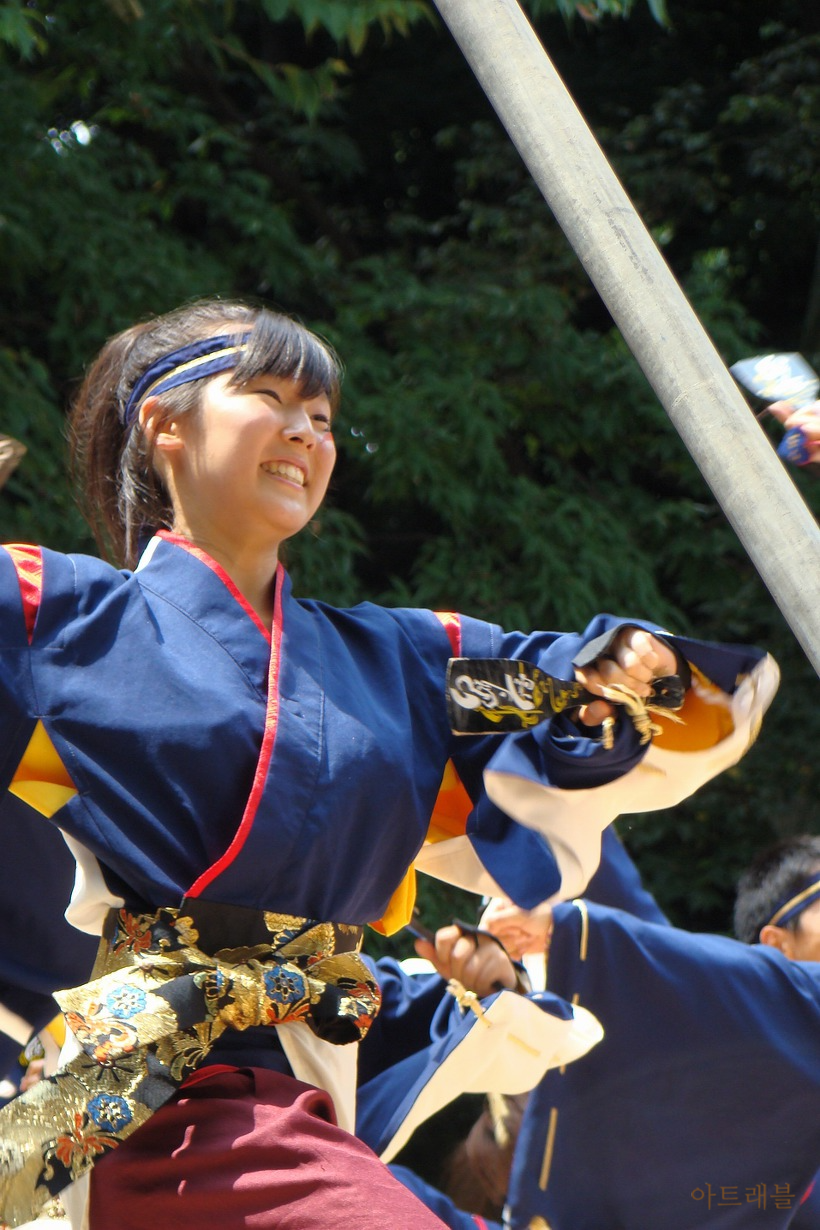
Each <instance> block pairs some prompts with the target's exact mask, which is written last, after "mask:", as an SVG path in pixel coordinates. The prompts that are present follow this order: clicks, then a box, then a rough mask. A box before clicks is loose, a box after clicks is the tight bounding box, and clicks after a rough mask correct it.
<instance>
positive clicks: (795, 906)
mask: <svg viewBox="0 0 820 1230" xmlns="http://www.w3.org/2000/svg"><path fill="white" fill-rule="evenodd" d="M734 923H735V935H736V936H737V938H738V939H739V940H742V941H743V942H744V943H746V944H757V943H760V944H768V945H770V946H771V947H773V948H778V949H780V951H781V952H782V953H783V954H784V956H787V957H788V958H789V959H790V960H792V961H820V836H813V835H809V834H801V835H800V836H797V837H787V838H784V839H783V840H782V841H779V842H777V843H776V844H775V845H773V846H770V847H769V848H768V849H766V850H764V851H762V853H760V854H759V855H758V856H757V858H756V859H755V860H754V862H753V863H752V865H751V866H750V867H749V868H748V870H747V871H745V872H744V873H743V875H742V876H741V877H740V880H739V882H738V887H737V898H736V900H735V917H734Z"/></svg>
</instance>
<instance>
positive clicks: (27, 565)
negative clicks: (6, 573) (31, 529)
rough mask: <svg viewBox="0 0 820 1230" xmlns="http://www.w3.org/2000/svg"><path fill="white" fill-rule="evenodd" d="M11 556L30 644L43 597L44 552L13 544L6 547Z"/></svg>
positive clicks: (35, 548)
mask: <svg viewBox="0 0 820 1230" xmlns="http://www.w3.org/2000/svg"><path fill="white" fill-rule="evenodd" d="M6 550H7V551H8V553H9V555H10V556H11V562H12V563H13V564H14V570H15V572H16V573H17V582H18V584H19V586H20V597H21V598H22V599H23V618H24V619H25V621H26V633H27V634H28V643H29V645H30V644H31V641H32V637H33V636H34V625H35V623H36V622H37V612H38V611H39V610H40V602H41V600H42V597H43V551H42V548H41V547H32V546H29V545H28V544H27V543H11V544H10V545H7V546H6Z"/></svg>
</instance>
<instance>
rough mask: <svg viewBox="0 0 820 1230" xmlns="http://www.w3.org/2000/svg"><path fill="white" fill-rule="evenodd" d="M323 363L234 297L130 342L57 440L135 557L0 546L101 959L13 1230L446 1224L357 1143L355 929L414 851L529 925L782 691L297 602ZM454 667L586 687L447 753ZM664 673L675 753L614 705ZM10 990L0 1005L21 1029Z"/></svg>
mask: <svg viewBox="0 0 820 1230" xmlns="http://www.w3.org/2000/svg"><path fill="white" fill-rule="evenodd" d="M340 372H341V369H340V364H339V361H338V359H337V358H336V356H335V355H334V353H333V351H332V349H331V348H330V347H329V346H328V345H327V344H326V343H325V342H323V341H322V340H321V339H320V338H318V337H316V336H315V335H314V334H312V333H311V332H310V331H308V330H307V329H305V328H304V327H303V326H302V325H300V324H298V323H297V322H295V321H293V320H290V319H288V318H287V317H284V316H281V315H278V314H276V313H272V312H267V311H265V310H262V309H254V308H250V307H247V306H245V305H243V304H237V303H225V302H222V301H219V300H214V301H206V302H202V303H197V304H194V305H191V306H188V307H185V308H181V309H179V310H178V311H176V312H172V313H170V314H169V315H167V316H162V317H158V318H157V319H155V320H152V321H148V322H146V323H143V324H140V325H137V326H135V327H134V328H132V329H128V330H126V331H125V332H124V333H121V334H118V335H117V336H116V337H114V338H112V339H111V340H110V341H109V342H108V343H107V345H106V346H105V347H104V349H103V351H102V352H101V354H100V355H99V357H98V359H97V360H96V361H95V363H94V364H93V365H92V366H91V368H90V370H89V372H88V376H87V378H86V380H85V382H84V383H83V385H82V388H81V390H80V393H79V396H78V399H77V402H76V405H75V407H74V411H73V416H72V429H73V443H74V452H75V467H76V472H77V474H78V476H79V479H80V482H81V486H82V489H83V492H84V495H85V500H86V506H87V509H88V512H89V517H90V520H91V521H92V523H93V524H94V525H95V526H96V529H97V532H98V534H99V536H100V541H101V542H102V543H103V545H104V546H106V547H107V548H108V549H109V550H111V551H112V552H113V554H114V555H115V556H116V558H117V559H118V561H119V562H120V563H121V564H123V565H124V567H123V568H122V569H118V568H116V567H113V566H111V565H109V564H106V563H103V562H102V561H100V560H98V559H93V558H90V557H87V556H67V555H62V554H60V553H58V552H54V551H49V550H46V549H44V548H40V547H36V546H30V545H22V546H21V545H19V544H18V545H14V546H9V547H7V548H4V549H0V636H1V637H2V641H1V642H0V643H2V651H0V726H2V729H0V747H3V748H4V749H6V756H5V760H4V762H3V773H4V777H3V780H2V782H0V787H2V789H3V790H5V789H9V790H10V791H12V792H13V793H15V794H17V795H18V796H19V798H21V799H23V800H24V801H25V803H26V805H27V806H28V807H29V808H30V809H31V811H32V815H33V816H35V817H37V818H38V823H39V817H45V818H46V819H47V820H49V821H51V822H52V824H53V825H54V826H55V832H56V831H57V830H59V831H60V832H61V833H62V834H63V836H64V837H65V840H66V842H67V843H68V844H69V847H70V849H71V851H72V853H73V854H74V856H75V858H76V860H77V865H78V875H77V884H76V888H75V891H74V894H73V895H72V900H71V904H70V908H69V911H68V915H67V916H68V917H69V919H70V921H72V922H74V923H75V925H77V926H80V927H81V928H82V929H84V930H86V931H88V932H90V933H92V934H96V935H102V936H103V937H104V939H105V942H104V943H103V944H102V945H101V947H100V951H99V955H98V958H97V962H96V965H95V968H94V970H93V972H92V977H91V981H89V982H83V979H84V978H85V977H87V975H88V971H87V970H85V969H83V970H80V971H78V973H77V981H78V982H82V983H83V985H80V986H77V987H75V988H73V989H72V990H70V991H63V992H60V993H59V996H58V1002H59V1004H60V1007H61V1008H62V1009H63V1011H64V1013H65V1015H66V1020H67V1022H68V1026H69V1048H68V1050H67V1051H66V1052H65V1053H64V1056H63V1062H62V1066H61V1068H60V1069H59V1070H58V1071H57V1072H56V1073H53V1074H50V1075H49V1076H48V1077H47V1078H46V1079H45V1080H43V1081H41V1082H40V1083H39V1084H38V1085H37V1086H36V1088H35V1089H33V1090H31V1091H29V1092H27V1093H25V1094H22V1095H21V1096H20V1097H19V1098H17V1099H16V1100H15V1101H14V1102H12V1103H10V1104H9V1105H8V1106H7V1107H5V1108H4V1109H3V1110H2V1111H0V1137H1V1138H2V1141H3V1149H2V1155H1V1157H0V1160H1V1161H2V1170H0V1221H4V1222H6V1223H7V1224H9V1225H13V1226H16V1225H20V1224H22V1223H24V1222H25V1221H27V1220H30V1217H31V1214H32V1212H33V1210H35V1209H36V1208H37V1207H38V1206H39V1205H41V1204H42V1203H43V1201H45V1200H46V1199H47V1198H48V1196H49V1195H53V1194H54V1193H57V1192H61V1191H63V1190H64V1189H67V1188H69V1186H70V1190H71V1192H72V1196H71V1197H70V1198H69V1196H68V1194H67V1195H66V1200H67V1201H68V1202H69V1203H75V1204H76V1205H77V1207H78V1209H79V1211H78V1212H77V1213H76V1219H75V1220H76V1224H77V1225H78V1226H79V1225H83V1226H85V1227H87V1228H89V1230H101V1228H104V1230H108V1227H110V1226H113V1225H117V1226H118V1227H119V1228H120V1230H137V1228H139V1230H144V1227H145V1226H146V1225H150V1224H152V1223H153V1224H156V1225H159V1226H166V1225H169V1224H173V1225H174V1226H175V1227H176V1230H201V1227H202V1226H203V1225H207V1224H210V1223H211V1221H213V1220H214V1218H215V1217H216V1218H217V1219H218V1221H219V1224H220V1226H221V1227H223V1228H224V1230H239V1228H240V1227H244V1226H247V1225H250V1224H253V1225H254V1226H256V1227H258V1228H259V1230H267V1228H269V1230H273V1228H274V1227H276V1228H277V1230H281V1228H283V1227H288V1228H291V1230H297V1228H298V1230H320V1228H321V1230H323V1228H324V1227H326V1226H328V1225H331V1224H339V1225H350V1226H356V1227H357V1230H391V1228H394V1227H395V1228H396V1230H399V1228H401V1230H404V1228H405V1227H407V1226H413V1227H414V1230H427V1228H428V1227H429V1228H430V1230H432V1227H434V1226H439V1225H440V1224H441V1223H439V1221H438V1220H437V1218H436V1217H435V1216H433V1214H432V1213H429V1212H428V1211H426V1210H425V1209H423V1208H422V1206H421V1205H419V1204H418V1203H417V1202H416V1201H415V1199H414V1198H413V1197H412V1196H411V1195H410V1194H409V1193H408V1192H406V1191H405V1189H403V1188H402V1187H401V1186H400V1185H399V1184H398V1183H397V1182H396V1181H395V1180H394V1179H393V1178H392V1177H391V1175H390V1173H389V1171H388V1170H387V1169H386V1168H385V1167H384V1166H382V1165H381V1163H380V1162H379V1161H378V1160H377V1158H376V1157H375V1155H374V1154H373V1153H371V1152H369V1150H367V1149H366V1148H365V1147H364V1146H363V1145H362V1144H361V1143H360V1142H359V1141H357V1140H356V1139H355V1138H354V1137H353V1136H352V1135H351V1134H350V1130H349V1129H351V1128H352V1125H353V1104H352V1090H353V1087H354V1084H355V1066H356V1047H355V1045H353V1044H354V1043H356V1042H358V1041H359V1039H360V1038H361V1037H363V1036H364V1034H365V1033H366V1032H367V1030H368V1028H369V1026H370V1024H371V1022H372V1020H373V1017H374V1016H375V1014H376V1012H377V1011H378V1006H379V991H378V987H377V986H376V985H375V983H374V981H373V976H372V974H371V973H370V972H369V970H368V968H367V966H366V965H365V964H364V963H363V962H362V961H361V958H360V957H359V954H358V949H359V946H360V942H361V937H362V927H363V926H364V925H365V924H368V923H372V924H373V925H374V926H378V927H379V928H380V929H382V930H386V931H390V930H396V929H398V927H400V926H402V925H404V923H406V922H407V921H409V919H410V916H411V914H412V909H413V901H414V895H415V879H414V875H415V873H414V865H415V863H416V862H417V861H418V863H419V865H420V866H422V867H424V868H426V869H428V870H430V871H432V872H433V873H434V874H436V875H437V876H439V877H440V878H446V879H449V880H451V882H453V883H456V884H458V885H460V886H461V887H466V888H468V889H471V890H473V891H476V892H481V893H488V894H490V895H494V896H500V895H506V896H509V897H511V898H513V899H514V900H516V901H517V902H518V904H520V905H522V906H524V907H530V906H532V905H534V904H535V903H536V902H538V901H541V900H543V899H544V898H546V897H549V896H551V895H553V894H556V893H557V894H560V895H575V894H576V893H577V892H579V891H581V889H582V888H583V886H584V884H585V882H586V879H587V878H588V877H589V875H590V874H591V873H592V871H593V870H594V868H595V865H596V862H597V859H598V855H599V851H600V833H601V831H602V829H603V828H605V827H606V825H607V824H608V823H609V821H610V820H611V819H613V818H614V816H615V815H616V814H617V813H618V811H620V810H621V809H622V808H623V807H624V806H626V805H630V804H633V803H636V802H637V803H638V804H639V806H640V809H641V810H647V809H648V808H651V807H654V806H669V805H671V804H672V803H674V802H676V801H677V800H678V799H679V798H681V797H684V796H685V795H686V794H688V793H690V792H691V791H692V790H693V789H694V788H696V786H697V785H699V784H700V783H701V782H702V781H705V780H707V779H708V778H709V777H711V776H713V775H714V774H715V773H716V772H719V771H720V770H721V769H722V768H724V767H726V766H728V765H730V764H734V763H735V762H736V761H737V760H738V759H739V758H740V756H742V755H743V752H744V751H745V749H746V747H747V746H748V745H749V743H750V741H751V738H752V737H753V734H754V733H755V732H756V729H757V725H758V723H759V721H760V715H761V713H762V711H763V709H765V707H766V705H767V704H768V702H769V700H770V699H771V696H772V694H773V691H774V687H775V684H776V678H777V671H776V668H775V667H774V665H773V664H772V663H771V662H770V661H768V660H767V659H766V656H765V655H764V654H761V653H759V652H758V651H756V650H750V649H748V648H747V647H743V648H739V649H732V648H727V647H725V646H721V647H715V646H709V645H704V644H701V643H699V642H696V641H679V640H678V639H676V638H674V637H670V636H668V635H667V634H665V633H662V632H661V631H660V630H658V629H656V628H655V627H654V626H653V625H651V624H641V623H640V622H637V621H635V620H621V619H618V618H615V617H613V616H600V617H598V618H597V619H595V620H593V622H592V623H591V624H590V625H589V627H588V628H587V629H586V631H585V632H583V633H581V634H575V633H569V634H559V633H555V632H532V633H528V634H523V633H519V632H505V631H504V630H503V629H501V628H499V627H497V626H495V625H493V624H489V623H485V622H482V621H480V620H476V619H471V618H467V617H462V616H460V615H458V614H455V613H453V612H445V613H437V612H433V611H427V610H414V609H395V610H393V609H386V608H383V607H378V606H374V605H372V604H369V603H362V604H360V605H359V606H356V607H353V608H352V609H349V610H338V609H335V608H333V607H330V606H328V605H326V604H324V603H321V602H318V601H315V600H312V599H306V598H296V597H295V596H294V595H293V594H292V593H291V589H290V582H289V579H288V577H287V574H286V573H285V571H284V569H283V567H282V564H281V562H280V560H279V548H280V546H281V544H282V542H283V541H285V540H286V539H287V538H289V537H290V536H292V535H293V534H296V533H298V532H299V531H300V530H301V529H303V528H304V527H305V526H306V525H307V523H308V522H309V521H310V519H311V518H312V517H313V516H314V514H315V512H316V510H317V508H318V507H319V505H320V504H321V502H322V499H323V497H324V495H325V491H326V489H327V486H328V482H329V479H330V476H331V473H332V470H333V465H334V461H335V448H334V444H333V436H332V432H331V425H332V418H333V415H334V414H335V411H336V409H337V406H338V403H339V386H340ZM135 565H136V566H135ZM132 568H133V571H131V569H132ZM453 656H456V657H458V656H464V657H472V658H481V659H488V658H494V657H501V658H504V659H510V658H518V659H524V660H528V661H530V662H534V663H536V664H537V665H538V666H539V667H540V668H543V670H545V671H548V672H550V673H558V674H559V675H560V674H564V675H565V676H571V675H572V674H573V672H575V674H576V676H577V677H578V678H579V679H583V681H584V683H585V686H586V687H587V688H588V689H589V690H590V691H591V692H593V693H594V694H595V695H596V697H599V698H602V699H596V700H594V701H593V702H592V703H589V704H587V705H586V706H585V707H584V708H582V709H581V710H579V711H577V712H575V711H565V712H563V713H560V714H556V715H555V716H554V717H553V718H551V719H550V720H549V721H545V722H544V723H543V724H542V725H541V726H539V727H538V728H537V729H534V730H531V729H530V728H529V726H528V725H526V724H524V723H522V729H521V730H520V731H517V732H513V733H511V734H509V735H505V736H504V737H503V738H500V739H498V738H496V737H494V736H493V735H489V736H482V737H478V738H474V739H466V740H465V739H463V738H460V737H459V736H458V735H456V734H454V732H453V731H452V730H451V727H450V719H449V716H448V711H447V704H446V695H445V693H446V689H445V680H446V676H447V668H448V662H449V660H450V658H451V657H453ZM690 664H691V665H690ZM692 668H694V669H692ZM672 674H678V675H679V676H680V677H681V681H682V684H683V685H687V684H689V683H690V682H691V686H690V687H688V689H687V690H686V692H685V695H686V700H685V703H684V707H683V710H682V713H683V714H684V715H685V716H686V719H687V728H686V730H687V737H686V746H685V748H681V747H680V746H677V745H674V746H671V747H670V748H665V747H664V746H663V745H664V740H665V739H666V737H667V735H668V734H669V732H668V731H667V730H666V729H665V728H664V727H662V725H660V724H653V723H651V722H649V720H648V718H647V716H646V713H645V712H644V713H643V718H644V721H643V724H642V726H641V732H640V733H639V730H638V729H637V728H636V725H633V719H632V717H630V716H629V714H630V713H631V714H635V713H636V712H638V711H639V710H642V707H643V701H644V700H651V698H652V695H653V688H654V685H655V681H656V680H657V679H659V678H660V677H662V676H669V675H672ZM613 687H615V688H617V687H626V688H628V689H629V694H630V697H631V702H630V703H631V707H630V710H629V713H627V711H626V710H625V709H622V708H618V709H617V710H615V709H613V706H612V705H611V704H610V703H609V701H608V700H607V699H606V697H607V696H612V695H613V694H614V693H613V692H612V690H611V689H612V688H613ZM681 694H683V687H682V688H681ZM605 717H611V718H612V720H613V727H614V734H613V737H612V739H611V740H608V741H607V742H602V741H601V739H600V731H599V728H598V726H597V725H596V724H597V723H600V722H601V720H602V719H603V718H605ZM650 732H653V736H654V737H653V738H650ZM1 822H2V815H0V823H1ZM43 822H44V821H43ZM32 823H34V821H32ZM428 833H430V834H432V836H431V838H430V841H429V843H427V844H426V842H427V838H428ZM61 848H62V846H61ZM47 874H48V866H45V867H44V868H43V875H44V876H47ZM21 891H27V892H31V893H33V894H34V895H35V896H36V898H37V900H38V901H39V902H41V906H40V909H41V911H42V910H49V909H52V908H54V907H55V906H56V905H57V904H59V906H60V908H62V906H63V905H64V904H66V903H64V902H58V901H57V900H56V899H55V895H54V894H53V893H49V891H48V885H47V884H40V883H26V885H25V886H24V887H21ZM48 903H51V904H48ZM24 932H25V928H22V929H21V934H19V935H17V934H14V927H13V926H11V927H10V928H9V929H8V931H7V930H6V929H5V928H4V930H3V932H2V934H0V971H2V970H3V969H9V968H14V969H15V970H20V969H26V968H27V967H26V964H25V960H24V959H22V958H21V957H20V953H23V954H26V953H27V948H26V941H27V939H28V936H27V935H26V934H25V933H24ZM27 959H28V961H29V963H30V964H31V965H33V966H34V967H35V968H34V970H33V971H31V972H32V973H39V971H37V969H36V962H37V954H36V952H35V953H33V954H32V953H30V952H29V953H28V954H27ZM4 960H5V961H6V962H7V963H6V964H5V965H3V964H2V962H3V961H4ZM15 962H16V964H15ZM62 985H65V984H64V983H63V984H62ZM15 986H16V984H15V983H14V982H13V980H12V983H11V985H10V988H5V984H4V983H3V982H2V981H0V991H2V992H3V995H4V996H5V997H6V998H7V999H9V1002H8V1003H4V1004H0V1009H3V1008H5V1010H6V1014H7V1017H13V1018H14V1020H15V1021H17V1022H18V1024H19V1022H20V1021H21V1017H22V1009H21V1001H20V1000H15V999H14V993H15ZM38 986H39V987H40V988H41V989H42V978H41V979H40V981H39V983H38ZM505 994H506V992H505ZM572 1017H573V1010H572V1009H571V1008H570V1007H569V1006H567V1008H566V1019H565V1018H564V1017H563V1016H562V1017H561V1021H562V1022H564V1025H566V1027H567V1028H568V1029H569V1028H571V1027H572V1025H573V1019H572ZM3 1019H4V1018H3V1015H2V1012H1V1011H0V1029H2V1028H3ZM43 1023H44V1022H43ZM561 1028H563V1025H562V1026H561ZM550 1053H551V1052H550ZM92 1167H93V1172H92ZM89 1180H90V1182H89ZM89 1191H90V1203H89V1204H88V1209H87V1211H86V1210H85V1208H81V1207H80V1206H82V1205H83V1202H84V1200H85V1199H86V1197H87V1196H88V1193H89Z"/></svg>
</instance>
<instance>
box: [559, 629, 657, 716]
mask: <svg viewBox="0 0 820 1230" xmlns="http://www.w3.org/2000/svg"><path fill="white" fill-rule="evenodd" d="M677 669H678V663H677V658H676V657H675V653H674V651H673V650H672V649H671V648H670V647H669V645H666V644H664V642H663V641H661V640H659V639H658V637H656V636H653V635H652V633H651V632H646V631H645V630H644V629H643V628H624V629H623V631H622V632H621V633H620V634H619V635H618V636H617V638H616V639H615V641H614V642H613V644H612V645H611V646H610V647H609V649H608V650H607V653H606V654H605V655H603V656H602V657H600V658H596V659H595V661H594V662H593V663H592V665H591V666H585V667H583V668H581V667H576V669H575V677H576V679H579V680H580V681H581V683H583V685H584V687H585V688H586V689H587V690H588V691H590V692H593V693H594V694H595V695H596V696H600V695H602V690H603V689H604V688H606V687H611V686H612V685H613V684H623V685H625V686H626V687H628V688H630V689H631V690H632V691H633V692H635V693H636V694H637V695H638V696H640V697H647V696H648V695H649V693H650V692H651V690H652V684H653V682H654V681H655V680H656V679H661V678H663V677H664V676H665V675H674V674H675V673H676V672H677ZM614 712H615V707H614V706H613V705H611V704H610V703H609V702H608V701H605V700H599V701H598V700H596V701H592V702H591V704H589V705H583V706H582V707H581V708H580V709H579V711H578V716H579V718H580V720H581V721H582V722H583V723H584V725H585V726H599V725H600V724H601V722H602V721H603V720H604V718H607V717H611V716H612V714H613V713H614Z"/></svg>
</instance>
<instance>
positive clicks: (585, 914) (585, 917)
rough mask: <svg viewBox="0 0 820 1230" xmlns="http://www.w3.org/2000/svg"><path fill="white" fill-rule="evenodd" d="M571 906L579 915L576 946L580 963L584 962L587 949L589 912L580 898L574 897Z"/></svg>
mask: <svg viewBox="0 0 820 1230" xmlns="http://www.w3.org/2000/svg"><path fill="white" fill-rule="evenodd" d="M572 904H573V905H574V906H575V907H576V909H577V910H578V913H579V914H580V915H581V940H580V943H579V945H578V956H579V958H580V960H581V961H586V959H587V951H588V949H589V910H588V909H587V903H586V901H584V900H583V899H582V898H581V897H576V898H575V900H574V901H573V903H572Z"/></svg>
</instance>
